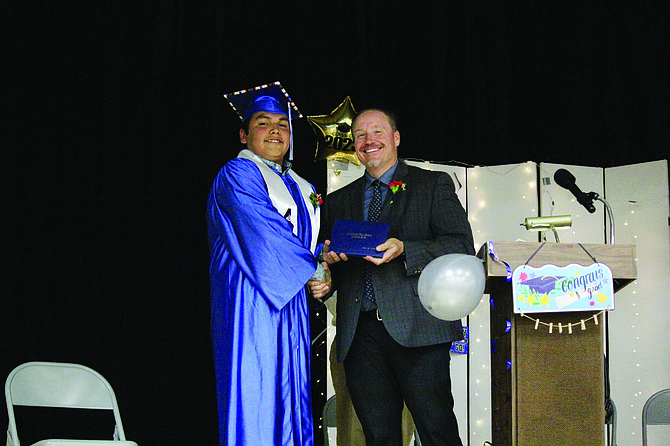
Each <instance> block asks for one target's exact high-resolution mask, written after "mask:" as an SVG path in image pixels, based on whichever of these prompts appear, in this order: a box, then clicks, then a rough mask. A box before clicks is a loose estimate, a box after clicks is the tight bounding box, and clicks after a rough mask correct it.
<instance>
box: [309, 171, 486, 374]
mask: <svg viewBox="0 0 670 446" xmlns="http://www.w3.org/2000/svg"><path fill="white" fill-rule="evenodd" d="M396 180H398V181H402V182H403V183H404V184H405V190H402V189H400V190H398V192H397V193H396V194H393V193H392V192H391V191H389V193H388V194H387V196H386V199H385V201H384V204H383V206H382V212H381V216H380V218H379V221H383V222H388V223H390V229H389V238H397V239H398V240H401V241H402V242H403V243H404V245H405V253H404V255H402V256H400V257H398V258H396V259H394V260H392V261H391V262H389V263H385V264H382V265H379V266H376V265H374V264H370V265H371V269H372V277H373V282H374V288H375V298H376V300H377V308H378V309H379V313H380V315H381V317H382V320H383V323H384V326H385V327H386V330H387V331H388V332H389V334H390V335H391V336H392V337H393V339H395V340H396V341H397V342H398V343H399V344H401V345H403V346H405V347H420V346H426V345H433V344H440V343H445V342H451V341H456V340H460V339H463V331H462V327H461V323H460V321H453V322H448V321H443V320H440V319H438V318H436V317H434V316H432V315H431V314H430V313H428V311H426V309H425V308H424V307H423V305H422V304H421V301H420V300H419V295H418V283H419V275H420V273H421V271H422V270H423V268H425V267H426V265H428V263H430V262H431V261H432V260H433V259H435V258H437V257H440V256H442V255H444V254H451V253H461V254H474V243H473V237H472V230H471V229H470V223H469V222H468V220H467V216H466V214H465V210H464V209H463V207H462V206H461V203H460V201H459V200H458V197H457V196H456V193H455V191H454V183H453V181H452V179H451V177H450V176H449V175H448V174H446V173H444V172H432V171H427V170H423V169H419V168H417V167H412V166H408V165H407V164H405V163H404V162H403V161H400V162H399V163H398V167H397V168H396V171H395V173H394V175H393V181H396ZM364 188H365V179H364V178H359V179H358V180H356V181H354V182H353V183H351V184H349V185H347V186H345V187H343V188H342V189H340V190H338V191H335V192H333V193H331V194H330V195H328V197H327V198H326V200H325V203H324V205H323V206H322V213H321V215H322V220H321V222H322V239H330V233H331V228H332V227H333V224H334V223H335V220H336V219H338V218H343V219H349V220H363V196H364ZM365 263H368V262H367V261H366V260H364V259H362V258H357V257H350V258H349V260H348V261H346V262H339V263H336V264H334V265H332V267H331V269H332V275H333V286H334V288H335V289H336V290H337V335H336V336H337V347H338V353H337V359H338V361H340V362H341V361H343V360H344V358H345V356H346V355H347V352H348V351H349V347H350V346H351V342H352V340H353V338H354V334H355V332H356V325H357V323H358V316H359V313H360V307H361V298H362V296H363V287H364V281H365V278H364V268H365Z"/></svg>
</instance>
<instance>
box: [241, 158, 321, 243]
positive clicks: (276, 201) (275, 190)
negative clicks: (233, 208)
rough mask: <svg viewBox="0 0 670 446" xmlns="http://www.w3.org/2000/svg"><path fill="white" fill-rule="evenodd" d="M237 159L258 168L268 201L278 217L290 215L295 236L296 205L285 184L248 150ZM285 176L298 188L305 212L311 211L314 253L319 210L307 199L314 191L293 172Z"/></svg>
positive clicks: (296, 231) (296, 227) (319, 217)
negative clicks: (249, 162) (246, 160)
mask: <svg viewBox="0 0 670 446" xmlns="http://www.w3.org/2000/svg"><path fill="white" fill-rule="evenodd" d="M237 157H238V158H246V159H248V160H251V161H253V162H254V163H256V165H257V166H258V170H260V172H261V175H263V179H264V180H265V185H266V186H267V190H268V195H269V196H270V201H272V205H273V206H274V207H275V208H276V209H277V211H278V212H279V214H280V215H282V216H286V215H287V214H288V215H290V220H289V221H290V222H291V224H292V225H293V234H294V235H296V236H297V235H298V226H297V219H298V205H297V204H296V203H295V201H294V200H293V196H291V192H290V191H289V190H288V188H287V187H286V184H284V181H283V180H282V179H281V178H280V177H279V174H278V173H277V172H275V171H274V170H272V169H271V168H270V166H268V165H267V164H265V163H264V162H263V160H262V159H261V158H260V157H259V156H258V155H256V154H255V153H254V152H252V151H251V150H249V149H244V150H242V151H241V152H240V153H239V155H237ZM287 175H290V176H291V178H293V180H294V181H295V182H296V184H297V185H298V187H299V188H300V192H301V195H302V199H303V200H304V201H305V206H306V207H307V210H308V211H313V212H309V216H310V220H311V221H310V223H311V225H312V241H311V251H312V252H314V250H315V249H316V241H317V238H318V236H319V226H320V222H321V209H320V208H319V207H317V208H316V209H315V208H314V205H313V204H312V202H311V201H310V199H309V196H310V195H311V194H312V192H314V190H313V189H312V185H311V184H309V183H308V182H307V181H305V180H304V179H302V178H301V177H300V176H298V174H297V173H295V172H294V171H293V170H289V172H288V173H287ZM289 211H290V212H289Z"/></svg>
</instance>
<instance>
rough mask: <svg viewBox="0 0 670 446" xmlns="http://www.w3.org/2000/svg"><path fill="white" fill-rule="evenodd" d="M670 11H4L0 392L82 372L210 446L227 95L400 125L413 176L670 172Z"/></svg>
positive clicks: (154, 431) (167, 6)
mask: <svg viewBox="0 0 670 446" xmlns="http://www.w3.org/2000/svg"><path fill="white" fill-rule="evenodd" d="M287 3H288V2H287ZM662 4H663V2H658V3H655V4H653V5H652V4H650V3H648V4H639V2H620V1H615V2H602V1H600V2H565V1H542V2H538V1H515V2H468V1H462V2H456V1H445V0H435V1H426V2H402V3H401V2H379V1H366V2H364V1H353V0H343V1H340V2H317V1H313V2H291V3H288V4H286V5H281V4H276V5H273V6H270V5H268V4H266V3H265V2H242V1H238V2H232V1H227V0H219V1H201V2H185V1H177V0H162V1H149V0H146V1H132V2H131V1H111V0H96V1H72V0H25V1H22V2H14V1H9V2H3V4H2V6H0V13H1V16H0V17H1V18H0V20H1V22H0V28H1V29H2V31H1V32H2V44H1V45H0V54H1V55H2V61H3V68H2V75H1V80H0V82H1V85H2V89H1V91H2V96H1V97H2V98H3V99H4V100H3V101H2V104H3V105H4V110H5V113H4V114H3V115H4V116H5V117H4V118H2V120H1V121H0V122H2V161H1V164H0V165H1V168H2V171H1V174H2V177H1V178H2V183H1V184H2V201H1V206H2V207H1V209H0V215H1V221H2V232H1V234H0V237H2V249H1V251H0V252H2V259H3V261H2V268H0V286H1V288H0V293H1V298H2V309H0V314H1V316H0V376H1V377H4V376H6V375H7V374H8V373H9V371H10V370H11V369H12V368H13V367H14V366H16V365H18V364H20V363H22V362H25V361H29V360H49V361H63V362H77V363H83V364H86V365H89V366H91V367H93V368H95V369H97V370H98V371H100V372H101V373H103V375H105V376H106V377H107V378H108V379H109V380H110V381H111V383H112V385H113V386H114V387H115V389H116V391H117V396H118V399H119V401H120V404H121V410H122V414H123V418H124V422H125V425H126V432H127V435H128V437H129V438H130V439H132V440H135V441H137V442H138V444H140V445H141V446H148V445H178V444H179V445H183V444H202V445H209V444H216V438H217V433H216V405H215V395H214V387H213V386H214V383H213V371H212V360H211V347H210V344H209V298H208V293H209V286H208V279H207V268H208V252H207V244H206V227H205V221H204V214H205V201H206V197H207V193H208V189H209V186H210V184H211V181H212V179H213V177H214V175H215V174H216V172H217V171H218V169H219V168H220V166H221V165H222V164H223V163H224V162H225V161H227V160H228V159H230V158H232V157H234V156H235V155H236V153H237V151H238V150H239V148H240V146H239V141H238V139H237V130H238V127H239V121H238V120H237V118H236V117H235V115H234V114H233V112H232V110H231V109H230V108H229V107H228V106H227V104H226V103H225V102H224V100H223V98H222V96H221V95H222V94H223V93H228V92H232V91H235V90H239V89H243V88H249V87H252V86H255V85H259V84H262V83H267V82H272V81H275V80H280V81H281V82H282V83H283V85H284V86H285V87H286V88H287V90H288V91H289V93H290V94H291V96H292V98H293V99H294V101H295V102H296V103H297V105H298V107H299V108H300V110H301V111H302V112H303V114H305V115H308V116H309V115H319V114H327V113H329V112H330V111H331V110H332V109H334V108H335V107H336V106H337V105H338V104H340V102H342V100H343V99H344V98H345V97H346V96H350V97H351V99H352V102H353V104H354V107H356V108H357V109H359V110H361V109H363V108H366V107H371V106H381V107H386V108H389V109H391V110H393V111H395V112H396V113H398V115H399V117H400V122H399V124H400V130H401V133H402V144H401V147H400V152H401V156H404V157H411V158H420V159H427V160H433V161H442V162H448V161H457V162H459V163H463V164H465V165H496V164H509V163H518V162H523V161H529V160H531V161H536V162H543V161H546V162H554V163H565V164H575V165H587V166H601V167H608V166H615V165H623V164H633V163H638V162H644V161H651V160H657V159H662V158H667V153H666V152H667V147H668V145H667V136H668V131H667V127H668V106H667V100H668V84H667V83H668V74H669V73H668V69H667V48H668V43H669V42H668V36H667V28H668V14H667V11H666V6H665V5H663V6H655V5H662ZM295 131H296V138H295V139H296V157H297V159H296V163H295V164H296V170H297V171H298V172H299V173H301V174H302V175H303V176H305V177H307V178H308V179H309V180H311V181H312V182H313V183H314V184H315V185H316V186H317V188H319V190H320V191H322V192H323V191H324V190H325V173H326V169H325V162H324V161H318V162H314V161H313V160H314V151H315V147H316V138H315V136H314V133H313V132H312V130H311V128H310V127H309V125H308V123H307V122H306V121H305V120H301V121H300V122H298V123H297V124H296V130H295ZM320 328H321V327H320V326H318V324H317V331H318V329H320ZM316 368H318V366H317V367H316ZM317 372H318V373H321V372H320V371H318V370H317ZM3 379H4V378H3ZM3 423H6V414H5V413H4V412H2V415H0V425H2V424H3ZM24 430H26V428H24Z"/></svg>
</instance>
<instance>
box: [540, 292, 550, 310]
mask: <svg viewBox="0 0 670 446" xmlns="http://www.w3.org/2000/svg"><path fill="white" fill-rule="evenodd" d="M539 299H540V306H541V307H542V306H547V307H548V306H549V301H550V300H551V297H549V296H547V293H544V294H543V295H542V296H539Z"/></svg>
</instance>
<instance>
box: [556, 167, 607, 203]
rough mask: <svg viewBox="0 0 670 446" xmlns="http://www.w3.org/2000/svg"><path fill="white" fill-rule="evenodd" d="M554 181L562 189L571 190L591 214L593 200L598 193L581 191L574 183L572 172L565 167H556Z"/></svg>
mask: <svg viewBox="0 0 670 446" xmlns="http://www.w3.org/2000/svg"><path fill="white" fill-rule="evenodd" d="M554 181H555V182H556V184H558V185H559V186H561V187H562V188H563V189H567V190H569V191H570V192H572V195H574V196H575V198H576V199H577V201H578V202H579V204H581V205H582V206H584V207H585V208H586V210H587V211H589V212H590V213H591V214H593V213H594V212H595V211H596V207H595V206H594V205H593V200H595V199H596V198H598V194H597V193H595V192H589V193H588V194H585V193H584V192H582V191H581V189H579V187H578V186H577V184H576V183H575V176H574V175H573V174H571V173H570V172H568V171H567V170H565V169H558V170H557V171H556V173H554Z"/></svg>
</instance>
